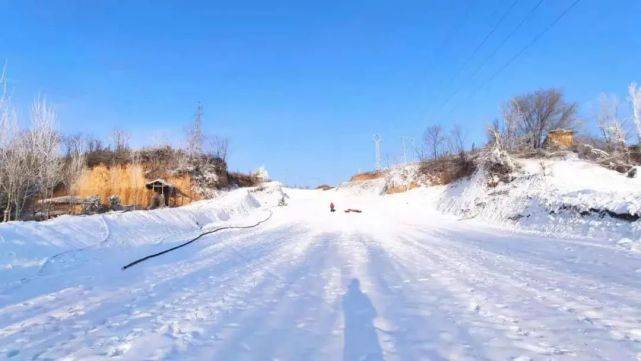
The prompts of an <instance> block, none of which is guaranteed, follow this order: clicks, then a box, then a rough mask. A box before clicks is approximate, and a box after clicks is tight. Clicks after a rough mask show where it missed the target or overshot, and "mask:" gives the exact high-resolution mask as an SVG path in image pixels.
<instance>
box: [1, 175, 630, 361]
mask: <svg viewBox="0 0 641 361" xmlns="http://www.w3.org/2000/svg"><path fill="white" fill-rule="evenodd" d="M448 190H449V191H452V190H451V189H450V188H448V189H443V188H442V187H441V188H439V187H431V188H421V189H415V190H413V191H410V192H406V193H401V194H396V195H385V196H381V195H378V194H374V193H372V192H369V193H368V192H357V191H355V190H354V189H351V188H349V187H347V188H344V189H339V190H330V191H320V190H295V189H285V190H284V191H285V192H286V194H287V195H288V198H287V202H288V205H287V206H285V207H276V206H275V205H276V204H277V202H278V199H280V197H281V196H282V195H283V193H282V191H281V189H280V187H279V186H278V185H277V184H275V183H271V184H268V185H267V186H266V189H264V190H262V191H255V190H251V191H248V190H246V189H239V190H235V191H232V192H229V193H228V194H227V195H225V196H223V197H221V198H219V199H216V200H212V201H206V202H200V203H196V204H192V205H189V206H186V207H182V208H174V209H163V210H157V211H149V212H146V211H138V212H128V213H112V214H105V215H97V216H88V217H61V218H58V219H55V220H52V221H47V222H41V223H33V222H24V223H16V222H14V223H9V224H1V225H0V270H1V271H0V272H1V273H0V359H10V360H31V359H42V360H46V359H51V360H103V359H122V360H156V359H163V360H166V359H168V360H203V359H210V360H340V359H344V360H380V359H385V360H485V359H488V360H510V359H518V360H530V359H532V360H550V359H554V360H557V359H558V360H564V359H568V360H601V359H608V360H635V359H637V360H638V359H641V254H640V253H639V252H636V251H634V250H632V249H630V248H626V247H621V246H620V245H618V244H617V243H616V242H612V241H609V240H604V239H602V238H599V237H588V236H579V237H576V236H575V237H572V238H568V237H565V236H563V237H561V238H559V237H558V236H551V235H549V234H547V235H546V234H544V233H542V232H538V231H536V232H534V231H532V230H530V231H528V232H527V233H526V232H523V231H519V230H518V229H515V228H507V227H504V226H503V225H500V226H498V225H495V226H489V225H484V223H482V221H480V220H467V219H463V218H461V217H460V215H456V216H455V215H446V214H444V213H441V212H439V211H438V210H437V209H438V208H439V207H440V206H439V204H442V201H438V199H439V197H441V196H442V195H443V194H446V193H447V191H448ZM444 192H445V193H444ZM330 201H333V202H334V203H335V204H336V205H337V208H338V212H336V213H330V212H329V207H328V205H329V203H330ZM346 208H358V209H361V210H362V211H363V212H362V213H345V212H343V210H344V209H346ZM269 210H271V211H272V212H273V216H272V218H271V219H269V220H268V221H267V222H266V223H264V224H262V225H260V226H259V227H256V228H251V229H242V230H226V231H221V232H218V233H214V234H211V235H208V236H204V237H203V238H201V239H199V240H198V241H197V242H195V243H193V244H191V245H189V246H186V247H184V248H180V249H178V250H176V251H174V252H171V253H168V254H165V255H162V256H159V257H156V258H153V259H150V260H148V261H146V262H143V263H140V264H138V265H135V266H133V267H131V268H129V269H127V270H124V271H123V270H122V269H121V267H122V266H123V265H125V264H127V263H128V262H131V261H133V260H135V259H137V258H139V257H142V256H144V255H147V254H150V253H153V252H156V251H159V250H162V249H166V248H168V247H171V246H174V245H176V244H178V243H180V242H182V241H185V240H188V239H190V238H192V237H193V236H195V235H197V234H199V233H200V232H201V229H204V230H207V229H212V228H215V227H217V226H220V225H230V224H233V225H246V224H251V223H255V222H256V221H257V220H260V219H263V218H264V217H266V216H268V215H269ZM486 223H487V222H486Z"/></svg>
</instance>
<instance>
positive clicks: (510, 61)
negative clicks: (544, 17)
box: [479, 0, 581, 90]
mask: <svg viewBox="0 0 641 361" xmlns="http://www.w3.org/2000/svg"><path fill="white" fill-rule="evenodd" d="M580 2H581V0H574V2H573V3H572V4H570V6H568V7H567V8H565V10H563V12H561V14H559V16H557V17H556V19H554V21H552V22H551V23H550V24H549V25H548V26H547V27H546V28H545V29H543V31H541V32H540V33H538V34H537V35H536V36H535V37H534V38H533V39H532V41H530V42H529V43H528V44H527V45H525V46H524V47H523V48H521V50H519V51H518V52H517V53H516V54H514V56H512V57H511V58H510V60H508V61H507V62H505V64H503V66H501V67H500V68H499V69H498V70H497V71H496V72H494V74H492V76H491V77H490V78H489V79H488V80H487V81H486V82H485V83H484V84H483V86H481V87H480V88H483V87H484V86H485V85H486V84H487V83H489V82H491V81H492V80H494V79H495V78H496V77H497V76H498V75H499V74H501V73H502V72H503V71H504V70H505V69H507V67H509V66H510V65H511V64H512V63H513V62H514V61H515V60H516V59H518V58H519V57H520V56H521V55H523V53H525V52H526V51H527V50H528V49H530V48H531V47H532V46H534V44H535V43H536V42H537V41H539V39H541V38H542V37H543V35H545V34H546V33H547V32H548V31H550V29H552V28H553V27H554V26H555V25H556V24H557V23H558V22H559V21H561V19H563V18H564V17H565V15H567V14H568V13H569V12H570V10H572V9H573V8H574V7H575V6H577V5H578V4H579V3H580ZM479 90H480V89H479Z"/></svg>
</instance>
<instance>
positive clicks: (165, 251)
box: [122, 210, 274, 270]
mask: <svg viewBox="0 0 641 361" xmlns="http://www.w3.org/2000/svg"><path fill="white" fill-rule="evenodd" d="M273 214H274V213H273V212H272V211H271V210H269V215H268V216H267V218H265V219H263V220H261V221H258V222H256V223H255V224H252V225H249V226H225V227H219V228H215V229H212V230H211V231H207V232H203V233H201V234H199V235H198V236H197V237H196V238H194V239H192V240H189V241H187V242H185V243H181V244H179V245H177V246H174V247H171V248H169V249H166V250H164V251H160V252H158V253H154V254H150V255H149V256H145V257H143V258H140V259H137V260H135V261H133V262H131V263H129V264H127V265H125V266H123V267H122V269H123V270H126V269H127V268H129V267H131V266H135V265H137V264H138V263H140V262H144V261H146V260H148V259H151V258H154V257H158V256H160V255H163V254H165V253H169V252H171V251H175V250H177V249H178V248H181V247H185V246H186V245H188V244H191V243H194V242H196V241H197V240H198V239H199V238H201V237H202V236H206V235H208V234H212V233H216V232H218V231H223V230H225V229H246V228H254V227H258V226H259V225H261V224H263V223H265V222H267V221H268V220H269V219H270V218H271V217H272V215H273Z"/></svg>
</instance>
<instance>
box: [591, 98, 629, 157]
mask: <svg viewBox="0 0 641 361" xmlns="http://www.w3.org/2000/svg"><path fill="white" fill-rule="evenodd" d="M597 124H598V126H599V130H600V131H601V136H602V138H603V141H604V142H605V144H606V147H607V148H608V151H613V150H621V149H624V148H625V142H626V138H627V137H626V132H625V130H624V128H623V123H622V121H621V119H620V118H619V101H618V99H617V98H616V97H615V96H609V95H607V94H601V96H600V97H599V111H598V113H597Z"/></svg>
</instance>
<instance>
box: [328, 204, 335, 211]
mask: <svg viewBox="0 0 641 361" xmlns="http://www.w3.org/2000/svg"><path fill="white" fill-rule="evenodd" d="M329 211H330V212H334V211H336V209H334V202H329Z"/></svg>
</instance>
